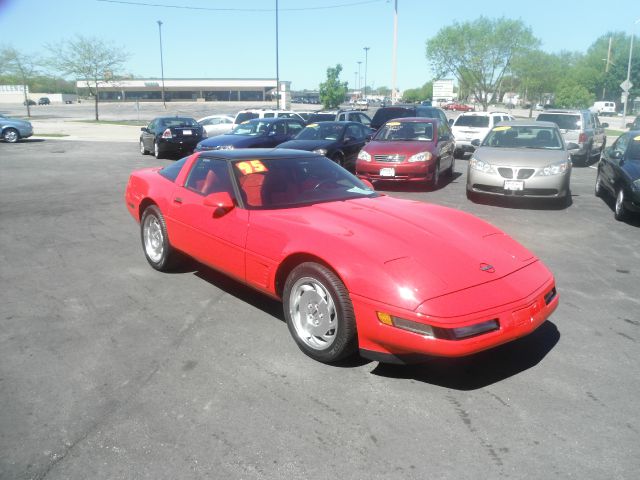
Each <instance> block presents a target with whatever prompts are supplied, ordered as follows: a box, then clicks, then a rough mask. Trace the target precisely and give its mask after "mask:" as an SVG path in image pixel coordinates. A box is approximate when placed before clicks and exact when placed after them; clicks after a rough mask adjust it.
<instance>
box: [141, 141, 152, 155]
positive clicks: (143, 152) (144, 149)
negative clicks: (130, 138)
mask: <svg viewBox="0 0 640 480" xmlns="http://www.w3.org/2000/svg"><path fill="white" fill-rule="evenodd" d="M140 153H141V154H142V155H149V153H150V152H149V150H147V149H146V148H144V142H143V141H142V139H140Z"/></svg>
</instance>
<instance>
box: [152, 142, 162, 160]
mask: <svg viewBox="0 0 640 480" xmlns="http://www.w3.org/2000/svg"><path fill="white" fill-rule="evenodd" d="M153 156H154V157H156V158H160V157H162V153H161V152H160V145H159V144H158V141H157V140H156V141H155V142H153Z"/></svg>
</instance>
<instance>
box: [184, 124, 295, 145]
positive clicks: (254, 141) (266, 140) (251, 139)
mask: <svg viewBox="0 0 640 480" xmlns="http://www.w3.org/2000/svg"><path fill="white" fill-rule="evenodd" d="M303 128H304V123H303V122H302V120H295V119H293V118H254V119H252V120H247V121H245V122H243V123H241V124H240V125H237V126H236V127H235V128H234V129H233V130H231V131H230V132H229V133H226V134H224V135H218V136H217V137H213V138H207V139H206V140H203V141H201V142H200V143H199V144H198V145H197V147H196V151H198V152H201V151H206V150H233V149H235V148H269V147H277V146H278V145H280V144H281V143H282V142H286V141H287V140H291V139H292V138H293V137H295V136H296V135H297V134H298V133H300V132H301V131H302V129H303Z"/></svg>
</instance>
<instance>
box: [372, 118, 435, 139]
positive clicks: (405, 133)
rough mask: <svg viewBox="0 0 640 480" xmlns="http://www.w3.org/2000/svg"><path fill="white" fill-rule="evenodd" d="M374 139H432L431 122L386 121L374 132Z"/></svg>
mask: <svg viewBox="0 0 640 480" xmlns="http://www.w3.org/2000/svg"><path fill="white" fill-rule="evenodd" d="M374 140H376V141H382V142H385V141H387V142H397V141H402V140H409V141H420V142H431V141H433V123H431V122H396V121H391V122H387V123H386V124H385V125H384V126H383V127H382V128H381V129H380V131H378V133H377V134H376V136H375V138H374Z"/></svg>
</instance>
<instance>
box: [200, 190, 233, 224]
mask: <svg viewBox="0 0 640 480" xmlns="http://www.w3.org/2000/svg"><path fill="white" fill-rule="evenodd" d="M202 203H203V204H204V205H205V206H207V207H213V208H214V209H215V210H214V211H213V218H220V217H222V216H224V215H226V214H227V213H229V212H230V211H231V210H233V209H234V208H235V206H236V205H235V203H233V198H231V195H229V192H215V193H211V194H209V195H207V196H206V197H204V200H203V201H202Z"/></svg>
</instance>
